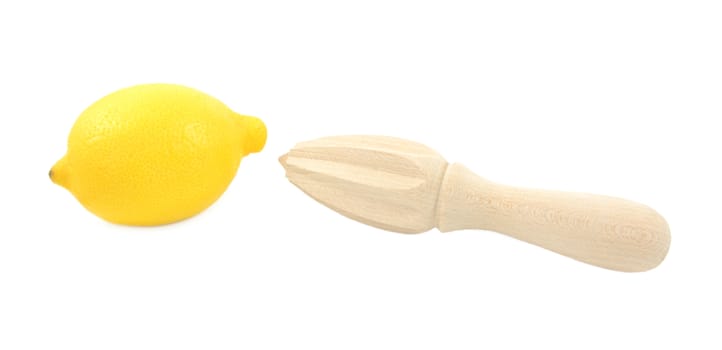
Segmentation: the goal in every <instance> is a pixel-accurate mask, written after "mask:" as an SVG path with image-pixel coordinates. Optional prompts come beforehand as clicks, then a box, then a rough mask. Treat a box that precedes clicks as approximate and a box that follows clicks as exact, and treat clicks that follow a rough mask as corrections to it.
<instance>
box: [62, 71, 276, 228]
mask: <svg viewBox="0 0 722 350" xmlns="http://www.w3.org/2000/svg"><path fill="white" fill-rule="evenodd" d="M265 142H266V127H265V125H264V124H263V122H262V121H261V120H260V119H258V118H254V117H249V116H243V115H240V114H236V113H234V112H233V111H231V110H230V109H229V108H228V107H227V106H226V105H224V104H223V103H222V102H221V101H218V100H217V99H215V98H213V97H211V96H208V95H206V94H204V93H202V92H200V91H197V90H194V89H191V88H188V87H184V86H179V85H170V84H148V85H138V86H133V87H130V88H126V89H122V90H119V91H116V92H114V93H112V94H110V95H108V96H105V97H103V98H102V99H100V100H99V101H97V102H95V103H94V104H93V105H91V106H90V107H88V109H86V110H85V111H84V112H83V113H82V114H81V115H80V117H78V120H77V121H76V122H75V125H74V126H73V128H72V130H71V131H70V136H69V137H68V150H67V153H66V155H65V156H64V157H63V158H62V159H60V161H58V162H57V163H56V164H55V165H54V166H53V168H52V169H51V170H50V178H51V179H52V181H53V182H55V183H56V184H58V185H60V186H63V187H65V188H66V189H68V190H69V191H70V192H71V193H72V194H73V195H74V196H75V198H77V199H78V201H79V202H80V203H81V204H82V205H83V206H85V208H87V209H88V210H89V211H91V212H92V213H94V214H95V215H97V216H99V217H101V218H103V219H105V220H108V221H110V222H114V223H118V224H126V225H143V226H147V225H162V224H168V223H171V222H175V221H179V220H183V219H185V218H188V217H190V216H193V215H195V214H198V213H199V212H201V211H203V210H204V209H206V208H207V207H208V206H210V205H211V204H212V203H213V202H215V201H216V199H218V197H220V196H221V194H223V192H224V191H225V190H226V188H227V187H228V184H230V182H231V180H232V179H233V177H234V176H235V174H236V170H237V169H238V165H239V164H240V161H241V158H242V157H243V156H245V155H247V154H248V153H253V152H259V151H260V150H261V149H263V146H264V144H265Z"/></svg>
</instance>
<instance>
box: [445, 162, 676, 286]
mask: <svg viewBox="0 0 722 350" xmlns="http://www.w3.org/2000/svg"><path fill="white" fill-rule="evenodd" d="M437 227H438V228H439V230H441V231H442V232H447V231H454V230H461V229H484V230H491V231H496V232H500V233H504V234H506V235H509V236H512V237H514V238H517V239H520V240H522V241H526V242H529V243H532V244H535V245H537V246H540V247H543V248H546V249H549V250H551V251H554V252H557V253H559V254H562V255H566V256H568V257H571V258H574V259H576V260H579V261H583V262H586V263H589V264H592V265H596V266H600V267H604V268H608V269H612V270H618V271H628V272H635V271H646V270H649V269H651V268H654V267H655V266H657V265H659V264H660V263H661V262H662V260H663V259H664V257H665V255H666V254H667V250H668V249H669V243H670V234H669V227H668V225H667V222H666V221H665V220H664V218H662V217H661V216H660V215H659V214H658V213H657V212H656V211H654V210H653V209H652V208H649V207H647V206H645V205H643V204H639V203H635V202H632V201H628V200H624V199H620V198H613V197H605V196H598V195H591V194H583V193H569V192H559V191H544V190H534V189H524V188H517V187H511V186H505V185H500V184H496V183H493V182H490V181H487V180H485V179H483V178H481V177H479V176H477V175H476V174H474V173H473V172H471V171H470V170H468V169H467V168H466V167H464V166H463V165H461V164H452V165H449V167H448V168H447V171H446V175H445V176H444V178H443V182H442V185H441V190H440V193H439V199H438V203H437Z"/></svg>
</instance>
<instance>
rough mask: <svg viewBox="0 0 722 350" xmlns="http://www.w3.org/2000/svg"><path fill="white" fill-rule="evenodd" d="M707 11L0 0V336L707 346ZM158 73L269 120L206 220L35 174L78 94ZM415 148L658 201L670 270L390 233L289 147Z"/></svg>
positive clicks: (511, 175) (720, 239)
mask: <svg viewBox="0 0 722 350" xmlns="http://www.w3.org/2000/svg"><path fill="white" fill-rule="evenodd" d="M721 6H722V5H720V2H719V1H635V0H624V1H554V0H549V1H498V2H480V1H469V2H458V1H436V2H429V1H408V2H402V1H363V2H361V1H359V2H354V3H352V2H348V1H286V2H280V1H255V2H243V1H239V2H230V1H229V2H228V3H226V4H220V3H213V2H211V1H194V2H182V1H168V2H154V1H137V2H136V1H122V2H121V1H118V2H113V3H109V2H101V1H96V2H88V3H81V2H78V1H52V2H51V1H47V2H39V1H3V2H2V3H1V4H0V96H1V97H0V118H2V119H1V120H2V124H1V126H0V134H1V135H0V143H1V145H2V147H1V148H0V152H2V155H1V156H2V166H1V167H2V170H1V171H0V180H1V181H0V186H1V190H2V192H1V193H0V203H1V204H2V226H0V349H7V350H16V349H18V350H19V349H73V350H82V349H134V350H141V349H304V348H308V349H478V348H490V349H504V348H510V349H511V348H527V349H529V348H553V349H654V348H661V347H664V348H672V349H683V348H687V349H720V348H721V347H722V339H721V338H720V337H721V335H720V324H721V322H722V321H721V319H720V315H721V314H722V302H721V301H720V300H721V299H720V295H721V294H722V287H721V286H720V277H722V273H721V272H720V267H722V254H721V253H720V248H719V246H720V244H722V232H720V225H719V220H718V217H719V215H720V209H721V208H720V204H719V203H720V202H719V198H720V196H722V191H721V190H720V185H719V183H720V177H721V176H722V172H721V171H720V170H719V169H720V167H719V160H720V154H719V153H720V149H722V147H721V146H722V142H721V141H720V127H719V126H718V125H719V119H720V117H722V99H721V96H722V8H721ZM147 82H171V83H180V84H185V85H188V86H192V87H195V88H197V89H200V90H203V91H205V92H207V93H209V94H212V95H214V96H216V97H218V98H219V99H221V100H222V101H224V102H225V103H226V104H228V105H229V106H230V107H231V108H233V109H234V110H236V111H237V112H239V113H243V114H250V115H255V116H259V117H261V118H262V119H263V120H265V122H266V123H267V125H268V128H269V139H268V144H267V147H266V149H265V150H264V151H263V152H262V153H260V154H256V155H252V156H249V157H248V158H246V159H245V160H244V161H243V163H242V164H241V167H240V169H239V172H238V175H237V176H236V178H235V180H234V182H233V183H232V185H231V186H230V188H229V189H228V190H227V192H226V193H225V195H224V196H223V197H222V198H221V199H220V200H219V201H218V202H216V203H215V204H214V205H213V206H212V207H211V208H210V209H209V210H207V211H206V212H204V213H203V214H201V215H199V216H197V217H195V218H193V219H191V220H187V221H185V222H182V223H179V224H175V225H170V226H164V227H157V228H144V229H141V228H128V227H121V226H115V225H111V224H108V223H106V222H103V221H101V220H100V219H98V218H96V217H94V216H93V215H92V214H90V213H89V212H87V211H85V210H84V209H83V208H82V207H81V206H80V204H78V203H77V202H76V200H75V199H74V198H73V197H72V196H71V195H70V193H68V192H67V191H65V190H64V189H62V188H61V187H58V186H55V185H53V184H52V183H51V182H50V181H49V179H48V178H47V172H48V169H49V168H50V166H51V165H52V164H53V163H54V162H55V161H56V160H57V159H59V158H60V157H61V156H62V155H63V154H64V152H65V142H66V138H67V134H68V132H69V130H70V128H71V126H72V124H73V122H74V120H75V118H76V117H77V115H78V114H79V113H80V112H81V111H82V110H83V109H84V108H85V107H87V106H88V105H89V104H90V103H92V102H94V101H95V100H96V99H98V98H100V97H102V96H103V95H105V94H107V93H109V92H112V91H114V90H116V89H119V88H122V87H126V86H129V85H134V84H138V83H147ZM349 133H352V134H360V133H367V134H384V135H393V136H399V137H404V138H408V139H412V140H417V141H420V142H423V143H425V144H427V145H429V146H431V147H433V148H435V149H437V150H438V151H439V152H440V153H441V154H443V155H444V156H446V158H447V159H448V160H450V161H461V162H463V163H464V164H466V165H467V166H468V167H469V168H471V169H473V170H474V171H476V172H477V173H478V174H480V175H482V176H484V177H486V178H489V179H491V180H495V181H499V182H504V183H508V184H515V185H522V186H528V187H541V188H552V189H561V190H571V191H585V192H594V193H602V194H607V195H614V196H621V197H625V198H629V199H633V200H636V201H640V202H643V203H646V204H648V205H650V206H652V207H654V208H655V209H657V210H658V211H659V212H660V213H662V214H663V215H664V216H665V217H666V218H667V220H668V221H669V224H670V226H671V229H672V247H671V250H670V252H669V255H668V257H667V259H666V261H665V262H664V263H663V264H662V265H661V266H660V267H659V268H657V269H655V270H652V271H650V272H646V273H637V274H628V273H619V272H613V271H607V270H603V269H600V268H596V267H593V266H589V265H586V264H582V263H578V262H576V261H573V260H571V259H568V258H565V257H562V256H559V255H556V254H554V253H551V252H548V251H545V250H543V249H540V248H536V247H534V246H531V245H528V244H525V243H522V242H519V241H516V240H513V239H510V238H507V237H505V236H502V235H499V234H495V233H491V232H481V231H465V232H455V233H446V234H441V233H439V232H438V231H432V232H429V233H426V234H421V235H401V234H395V233H389V232H384V231H381V230H377V229H374V228H371V227H366V226H363V225H361V224H359V223H356V222H353V221H351V220H349V219H346V218H344V217H342V216H340V215H338V214H336V213H334V212H333V211H331V210H329V209H327V208H325V207H323V206H321V205H318V204H317V203H316V202H315V201H313V200H311V199H310V198H308V197H307V196H306V195H304V194H303V193H302V192H301V191H299V190H298V189H297V188H295V187H293V186H292V185H291V184H290V183H288V182H287V180H286V179H285V178H284V173H283V171H282V168H281V166H280V165H279V164H278V163H277V157H278V156H279V155H281V154H282V153H284V152H286V151H287V150H288V149H289V148H291V147H292V146H293V145H294V144H295V143H296V142H298V141H302V140H307V139H313V138H316V137H320V136H327V135H337V134H349Z"/></svg>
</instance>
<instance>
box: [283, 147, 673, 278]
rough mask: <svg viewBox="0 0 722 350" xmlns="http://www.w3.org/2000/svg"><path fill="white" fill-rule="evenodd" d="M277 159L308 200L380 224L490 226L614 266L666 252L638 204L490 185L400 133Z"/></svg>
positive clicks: (664, 233)
mask: <svg viewBox="0 0 722 350" xmlns="http://www.w3.org/2000/svg"><path fill="white" fill-rule="evenodd" d="M280 162H281V164H282V165H283V167H284V168H285V169H286V176H287V177H288V179H289V180H290V181H291V182H292V183H293V184H294V185H296V186H298V187H299V188H300V189H301V190H302V191H304V192H305V193H307V194H308V195H310V196H311V197H313V198H314V199H316V200H317V201H319V202H321V203H323V204H324V205H326V206H328V207H329V208H331V209H333V210H335V211H337V212H339V213H341V214H343V215H345V216H347V217H349V218H352V219H354V220H357V221H360V222H362V223H365V224H368V225H371V226H375V227H378V228H381V229H385V230H390V231H395V232H403V233H419V232H424V231H427V230H430V229H432V228H434V227H438V228H439V230H440V231H442V232H447V231H454V230H461V229H483V230H491V231H497V232H500V233H504V234H506V235H509V236H512V237H514V238H517V239H520V240H523V241H526V242H529V243H532V244H535V245H537V246H540V247H543V248H546V249H549V250H552V251H555V252H557V253H559V254H563V255H566V256H568V257H571V258H574V259H577V260H579V261H583V262H586V263H589V264H592V265H596V266H600V267H604V268H608V269H613V270H619V271H645V270H649V269H651V268H653V267H655V266H657V265H659V264H660V263H661V262H662V260H663V259H664V257H665V255H666V254H667V250H668V249H669V243H670V234H669V227H668V226H667V222H666V221H665V220H664V218H662V217H661V216H660V215H659V214H658V213H657V212H656V211H654V210H653V209H651V208H649V207H647V206H645V205H642V204H639V203H635V202H632V201H628V200H624V199H620V198H613V197H606V196H598V195H592V194H585V193H570V192H559V191H546V190H535V189H525V188H518V187H511V186H506V185H501V184H497V183H493V182H490V181H488V180H486V179H483V178H481V177H479V176H477V175H476V174H474V173H472V172H471V171H470V170H469V169H467V168H466V167H464V166H463V165H461V164H458V163H454V164H448V163H447V162H446V160H444V158H443V157H441V155H439V154H438V153H436V152H435V151H434V150H432V149H430V148H428V147H426V146H424V145H422V144H419V143H416V142H411V141H407V140H403V139H398V138H392V137H384V136H336V137H326V138H321V139H317V140H313V141H307V142H301V143H298V144H297V145H296V147H294V148H293V149H292V150H291V151H290V152H288V153H287V154H285V155H283V156H282V157H281V158H280Z"/></svg>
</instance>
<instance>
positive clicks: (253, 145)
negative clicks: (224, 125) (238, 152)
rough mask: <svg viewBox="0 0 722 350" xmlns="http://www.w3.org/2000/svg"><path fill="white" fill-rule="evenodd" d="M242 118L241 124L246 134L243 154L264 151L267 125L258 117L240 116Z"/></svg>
mask: <svg viewBox="0 0 722 350" xmlns="http://www.w3.org/2000/svg"><path fill="white" fill-rule="evenodd" d="M240 117H241V123H240V124H241V126H242V127H243V133H244V134H245V135H244V137H245V138H244V140H243V146H244V148H243V149H244V151H243V153H245V154H248V153H256V152H260V151H261V150H262V149H263V146H265V145H266V133H267V131H266V124H264V123H263V121H262V120H260V119H258V118H256V117H251V116H245V115H240Z"/></svg>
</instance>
